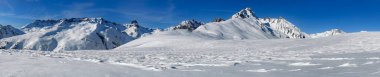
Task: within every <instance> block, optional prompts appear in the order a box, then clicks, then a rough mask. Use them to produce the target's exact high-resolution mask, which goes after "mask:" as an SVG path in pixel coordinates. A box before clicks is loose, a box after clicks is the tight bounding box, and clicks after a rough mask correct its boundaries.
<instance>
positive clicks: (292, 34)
mask: <svg viewBox="0 0 380 77" xmlns="http://www.w3.org/2000/svg"><path fill="white" fill-rule="evenodd" d="M260 22H261V23H262V24H264V25H268V26H270V28H271V29H273V30H274V31H275V33H277V34H278V37H280V38H306V37H307V36H308V35H307V34H306V33H304V32H302V31H301V30H300V29H299V28H297V27H296V26H295V25H293V24H292V23H290V22H289V21H287V20H286V19H284V18H282V17H280V18H263V19H261V18H260Z"/></svg>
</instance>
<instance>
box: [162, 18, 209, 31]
mask: <svg viewBox="0 0 380 77" xmlns="http://www.w3.org/2000/svg"><path fill="white" fill-rule="evenodd" d="M201 25H203V23H202V22H199V21H196V20H194V19H193V20H186V21H182V22H181V23H180V24H179V25H177V26H174V27H170V28H169V29H168V30H178V29H184V30H186V29H187V30H189V31H193V30H195V29H197V28H198V27H199V26H201Z"/></svg>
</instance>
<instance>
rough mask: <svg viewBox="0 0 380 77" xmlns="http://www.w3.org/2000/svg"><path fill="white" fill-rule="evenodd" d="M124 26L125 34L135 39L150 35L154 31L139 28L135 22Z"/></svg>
mask: <svg viewBox="0 0 380 77" xmlns="http://www.w3.org/2000/svg"><path fill="white" fill-rule="evenodd" d="M125 26H126V27H127V29H126V30H125V32H126V33H127V34H128V35H129V36H132V37H133V38H135V39H136V38H139V37H141V36H143V35H144V34H146V33H151V32H153V31H154V29H151V28H146V27H142V26H140V25H139V23H138V22H137V21H136V20H133V21H131V23H130V24H125Z"/></svg>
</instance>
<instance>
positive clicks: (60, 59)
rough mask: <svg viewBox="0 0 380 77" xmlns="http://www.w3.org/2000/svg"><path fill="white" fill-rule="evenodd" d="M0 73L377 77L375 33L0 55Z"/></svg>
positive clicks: (379, 53) (143, 42) (41, 76)
mask: <svg viewBox="0 0 380 77" xmlns="http://www.w3.org/2000/svg"><path fill="white" fill-rule="evenodd" d="M169 37H170V38H172V37H178V38H176V39H168V38H169ZM148 38H155V39H148ZM0 69H2V70H0V76H1V77H379V76H380V33H377V32H362V33H349V34H344V35H339V36H334V37H326V38H317V39H270V40H211V39H195V38H194V39H192V38H190V37H188V38H187V37H185V36H169V35H168V36H160V37H158V36H157V37H155V36H147V38H142V39H137V40H135V41H132V42H131V43H128V44H127V45H123V46H121V47H119V48H116V49H115V50H109V51H70V52H42V51H27V50H22V51H20V50H1V54H0Z"/></svg>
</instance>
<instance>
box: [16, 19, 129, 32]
mask: <svg viewBox="0 0 380 77" xmlns="http://www.w3.org/2000/svg"><path fill="white" fill-rule="evenodd" d="M78 23H95V24H107V25H119V24H116V23H115V22H110V21H107V20H105V19H103V18H87V17H85V18H64V19H58V20H53V19H49V20H35V21H34V22H32V23H30V24H28V25H26V26H24V27H22V30H24V31H25V32H34V31H44V30H46V29H49V28H52V27H54V26H61V27H68V26H72V25H65V24H78ZM57 24H60V25H57ZM119 28H121V27H119Z"/></svg>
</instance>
